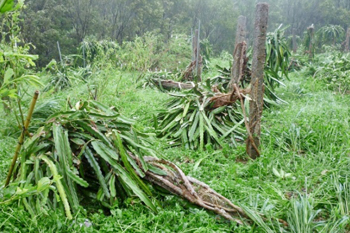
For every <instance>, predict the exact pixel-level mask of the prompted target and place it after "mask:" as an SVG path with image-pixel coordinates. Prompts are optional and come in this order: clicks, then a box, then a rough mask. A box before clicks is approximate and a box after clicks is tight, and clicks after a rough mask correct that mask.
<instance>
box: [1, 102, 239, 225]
mask: <svg viewBox="0 0 350 233" xmlns="http://www.w3.org/2000/svg"><path fill="white" fill-rule="evenodd" d="M198 114H202V113H198ZM200 116H201V120H199V121H201V122H202V123H203V122H204V121H207V120H204V117H205V116H204V115H200ZM150 143H151V135H148V134H144V133H142V132H140V131H138V130H137V129H136V128H135V127H134V126H133V121H132V120H130V119H127V118H125V117H123V116H121V115H120V114H119V113H118V112H117V111H116V110H115V109H114V108H108V107H106V106H105V105H102V104H101V103H98V102H96V101H84V102H78V103H77V104H76V105H75V108H74V109H71V110H70V111H65V112H57V113H55V114H53V115H51V116H50V117H49V118H48V119H47V120H46V123H45V124H44V126H42V127H40V128H39V129H38V130H37V132H36V133H35V134H34V135H33V136H32V137H31V138H29V139H27V140H26V141H25V143H24V144H23V147H22V150H21V153H20V158H19V162H18V163H17V166H16V167H15V169H14V173H13V176H12V177H11V181H12V182H11V183H10V185H9V186H8V187H6V188H4V189H2V190H1V192H2V193H1V194H2V195H1V196H2V198H1V204H10V203H12V202H14V201H18V203H19V204H22V205H23V206H24V207H25V208H26V209H27V211H28V212H29V213H30V214H31V215H32V216H33V217H34V216H36V215H37V214H38V213H42V212H44V213H46V212H47V211H48V210H49V209H54V208H59V207H60V206H61V207H62V208H64V210H65V213H66V217H67V218H68V219H72V218H73V217H72V216H73V214H74V213H76V212H77V211H78V209H79V206H81V205H82V203H94V202H98V203H101V204H102V205H103V206H104V207H107V208H115V207H118V206H120V205H122V203H123V202H124V201H125V200H127V199H128V198H133V197H137V198H139V199H140V200H141V201H142V202H143V203H144V204H145V205H146V206H147V207H148V208H149V209H150V210H152V211H154V212H157V207H158V204H157V201H156V200H155V197H154V196H153V192H152V189H151V187H150V186H149V185H147V183H145V180H146V181H148V182H150V183H151V184H152V185H156V186H160V187H162V188H164V189H166V190H168V191H170V192H171V193H173V194H176V195H178V196H180V197H181V198H184V199H186V200H188V201H190V202H191V203H194V204H196V205H198V206H200V207H202V208H205V209H208V210H211V211H214V212H215V213H216V214H218V215H221V216H223V217H224V218H226V219H229V220H232V221H235V222H237V223H239V224H243V222H242V220H241V219H240V218H242V217H243V218H244V217H246V214H245V213H244V211H243V210H242V209H241V208H240V207H238V206H237V205H234V204H233V203H231V202H230V201H229V200H228V199H226V198H225V197H223V196H221V195H220V194H218V193H216V192H215V191H214V190H213V189H211V188H210V187H209V186H208V185H206V184H204V183H203V182H201V181H198V180H197V179H195V178H192V177H188V176H186V175H185V174H184V173H183V172H182V170H181V169H180V168H178V167H177V166H176V165H175V164H174V163H172V162H170V161H166V160H164V159H159V158H158V157H157V153H156V152H155V151H154V150H152V149H151V147H150ZM146 155H147V156H146Z"/></svg>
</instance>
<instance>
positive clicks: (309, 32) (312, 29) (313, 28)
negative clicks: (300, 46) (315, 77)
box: [307, 24, 315, 59]
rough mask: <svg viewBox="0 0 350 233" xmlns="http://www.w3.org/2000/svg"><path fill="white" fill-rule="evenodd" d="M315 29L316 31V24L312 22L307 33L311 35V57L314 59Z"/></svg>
mask: <svg viewBox="0 0 350 233" xmlns="http://www.w3.org/2000/svg"><path fill="white" fill-rule="evenodd" d="M314 31H315V26H314V24H311V26H309V27H308V28H307V33H308V34H309V37H310V43H309V57H310V59H312V58H313V57H314V52H313V43H314Z"/></svg>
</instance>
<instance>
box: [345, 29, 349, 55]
mask: <svg viewBox="0 0 350 233" xmlns="http://www.w3.org/2000/svg"><path fill="white" fill-rule="evenodd" d="M349 46H350V28H348V30H347V31H346V39H345V49H344V51H345V52H346V53H348V52H349Z"/></svg>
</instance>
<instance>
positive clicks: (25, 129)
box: [5, 91, 39, 187]
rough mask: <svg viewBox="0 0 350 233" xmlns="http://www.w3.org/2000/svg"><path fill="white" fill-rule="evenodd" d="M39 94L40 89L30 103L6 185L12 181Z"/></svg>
mask: <svg viewBox="0 0 350 233" xmlns="http://www.w3.org/2000/svg"><path fill="white" fill-rule="evenodd" d="M38 96H39V91H35V93H34V96H33V99H32V102H31V103H30V107H29V110H28V115H27V118H26V121H25V122H24V126H23V129H22V133H21V136H20V137H19V141H18V143H17V147H16V151H15V155H14V156H13V159H12V163H11V166H10V170H9V173H8V174H7V178H6V182H5V187H6V186H7V185H8V184H9V183H10V179H11V176H12V172H13V169H14V167H15V164H16V161H17V158H18V154H19V152H20V150H21V147H22V145H23V141H24V136H25V134H26V131H27V129H28V126H29V123H30V120H31V118H32V115H33V111H34V107H35V104H36V101H37V99H38Z"/></svg>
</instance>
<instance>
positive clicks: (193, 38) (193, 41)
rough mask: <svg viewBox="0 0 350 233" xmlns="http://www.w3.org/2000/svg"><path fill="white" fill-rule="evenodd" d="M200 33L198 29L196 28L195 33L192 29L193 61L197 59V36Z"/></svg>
mask: <svg viewBox="0 0 350 233" xmlns="http://www.w3.org/2000/svg"><path fill="white" fill-rule="evenodd" d="M197 33H198V30H195V33H194V34H193V32H192V30H191V35H192V62H194V61H196V45H197V37H196V34H197Z"/></svg>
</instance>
